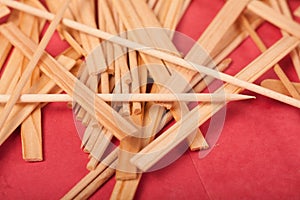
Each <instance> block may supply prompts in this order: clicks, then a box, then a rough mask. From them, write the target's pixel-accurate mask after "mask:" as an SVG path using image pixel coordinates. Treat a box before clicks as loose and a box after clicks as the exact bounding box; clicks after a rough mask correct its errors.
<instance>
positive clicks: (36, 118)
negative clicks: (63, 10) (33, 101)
mask: <svg viewBox="0 0 300 200" xmlns="http://www.w3.org/2000/svg"><path fill="white" fill-rule="evenodd" d="M20 15H21V17H20V29H21V30H22V31H23V32H24V33H25V34H26V35H27V36H29V37H31V39H32V40H33V41H35V42H36V43H38V42H39V24H38V19H36V18H35V17H34V16H32V15H28V14H26V13H20ZM20 59H22V60H23V62H22V70H25V69H26V66H27V65H28V60H27V59H26V58H25V57H24V56H22V58H20ZM39 76H40V71H39V69H38V68H35V69H34V70H33V72H32V76H31V78H30V80H29V81H28V82H27V85H26V86H25V87H24V89H29V88H30V87H31V86H32V85H33V84H35V82H36V81H37V80H38V79H39ZM41 123H42V122H41V107H40V106H38V107H37V108H36V109H35V110H34V112H33V113H32V114H31V115H30V116H28V118H27V119H26V120H25V121H24V122H23V123H22V125H21V141H22V155H23V159H24V160H25V161H29V162H36V161H42V160H43V146H42V124H41Z"/></svg>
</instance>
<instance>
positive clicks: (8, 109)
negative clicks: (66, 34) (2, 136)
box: [0, 0, 71, 129]
mask: <svg viewBox="0 0 300 200" xmlns="http://www.w3.org/2000/svg"><path fill="white" fill-rule="evenodd" d="M70 1H71V0H67V1H66V2H65V3H64V4H63V6H62V8H61V10H60V11H59V12H58V14H57V15H56V17H55V18H54V19H53V21H52V22H51V24H50V26H49V28H48V29H47V31H46V33H45V35H44V37H43V38H42V40H41V43H40V44H39V46H38V48H37V50H36V52H35V53H34V55H33V58H32V60H30V62H29V64H28V66H27V67H26V70H25V71H24V73H23V75H22V77H21V78H20V80H19V82H18V84H17V86H16V88H15V90H14V92H13V95H12V96H11V98H10V100H9V101H8V102H7V104H6V105H5V107H4V110H3V112H2V113H1V116H0V127H1V128H0V129H2V127H3V124H4V123H5V121H6V119H7V117H8V115H9V113H10V112H11V110H12V109H13V106H14V105H15V103H16V102H17V101H18V98H19V97H20V96H21V93H22V90H23V88H24V86H25V84H26V82H27V81H28V79H29V77H30V75H31V73H32V71H33V70H34V68H35V66H36V65H37V63H38V62H39V59H40V58H41V57H42V55H43V51H44V50H45V48H46V46H47V44H48V42H49V41H50V39H51V36H52V35H53V33H54V31H55V29H56V27H57V25H58V24H59V22H60V20H61V19H62V17H63V14H64V11H65V10H66V9H67V8H68V6H69V3H70Z"/></svg>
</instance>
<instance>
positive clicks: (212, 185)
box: [0, 0, 300, 199]
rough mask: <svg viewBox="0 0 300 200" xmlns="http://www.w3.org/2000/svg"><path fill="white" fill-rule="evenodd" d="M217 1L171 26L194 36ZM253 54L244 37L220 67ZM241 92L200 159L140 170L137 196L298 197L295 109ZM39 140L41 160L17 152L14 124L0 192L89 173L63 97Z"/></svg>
mask: <svg viewBox="0 0 300 200" xmlns="http://www.w3.org/2000/svg"><path fill="white" fill-rule="evenodd" d="M289 3H290V6H291V8H292V10H294V9H295V8H296V7H297V6H299V5H300V2H299V1H296V0H290V1H289ZM222 5H223V1H222V0H214V1H211V0H194V1H193V2H192V4H191V6H190V8H189V9H188V11H187V13H186V15H185V16H184V18H183V20H182V22H181V23H180V25H179V27H178V30H179V31H180V32H182V33H184V34H187V35H188V36H190V37H191V38H193V39H195V40H197V39H198V38H199V36H200V35H201V33H202V32H203V30H204V29H205V28H206V27H207V26H208V24H209V23H210V21H211V20H212V19H213V17H214V16H215V15H216V13H217V12H218V10H219V9H220V8H221V7H222ZM297 20H299V19H297ZM258 33H259V34H260V35H261V36H262V38H263V39H264V41H265V43H266V44H267V45H268V46H270V45H272V44H273V43H274V42H275V41H276V40H278V39H279V38H280V37H281V35H280V32H279V30H278V29H277V28H275V27H274V26H272V25H270V24H268V23H265V24H264V25H263V26H261V28H259V30H258ZM55 42H57V41H56V40H53V41H52V42H51V44H50V45H49V47H48V51H49V52H51V53H52V54H57V53H58V52H59V51H60V50H62V47H58V46H59V45H57V44H54V43H55ZM258 55H259V51H258V49H257V48H256V47H255V45H254V43H253V42H252V41H251V40H250V39H247V40H246V41H245V42H244V43H243V44H242V45H241V46H240V47H239V48H238V49H237V50H236V51H235V52H234V53H233V54H232V55H230V58H232V59H233V61H234V62H233V64H232V65H231V67H230V69H228V70H227V71H226V72H227V73H229V74H232V75H234V74H236V73H237V72H238V71H239V70H240V69H242V68H243V67H245V66H246V65H247V64H248V63H249V62H250V61H252V60H253V59H254V58H255V57H256V56H258ZM280 64H281V66H282V67H283V68H284V70H285V71H286V72H287V74H288V76H289V77H290V78H291V79H292V80H293V81H299V80H298V78H296V75H295V71H294V69H293V66H292V65H291V61H290V59H289V57H287V58H285V59H284V60H283V61H282V62H281V63H280ZM265 78H277V77H276V76H275V75H274V73H273V72H272V71H269V72H268V73H266V74H265V75H264V76H263V77H262V78H261V79H259V80H258V81H257V82H256V83H257V84H259V83H260V82H261V81H262V80H263V79H265ZM244 94H251V95H255V96H256V97H257V99H256V100H253V101H242V102H235V103H230V104H229V105H228V107H227V116H226V121H225V126H224V127H223V130H222V134H221V136H220V139H219V141H218V142H217V144H216V146H215V148H214V149H213V151H212V152H211V153H210V154H209V155H208V156H207V157H206V158H205V159H201V160H200V159H199V158H198V156H199V154H198V153H197V152H195V153H191V152H189V151H188V152H186V153H185V154H184V155H183V156H182V157H181V158H180V159H179V160H177V161H176V162H174V163H173V164H172V165H171V166H169V167H167V168H164V169H162V170H159V171H156V172H153V173H147V174H144V176H143V179H142V181H141V183H140V186H139V188H138V192H137V194H136V198H137V199H153V198H164V199H175V198H176V199H229V198H231V199H299V198H300V189H299V188H300V151H299V148H300V140H299V137H300V135H299V130H300V123H299V122H300V112H299V110H298V109H296V108H293V107H291V106H288V105H284V104H282V103H279V102H276V101H274V100H271V99H268V98H266V97H262V96H260V95H256V94H253V93H251V92H248V91H246V92H244ZM206 127H207V125H204V126H203V127H201V129H202V130H205V129H206ZM43 143H44V159H45V161H44V162H40V163H26V162H24V161H23V160H22V155H21V140H20V135H19V132H18V131H16V132H15V133H14V134H13V135H12V136H11V137H10V138H9V139H8V140H7V142H5V144H4V145H2V146H1V147H0V161H1V165H0V198H1V199H58V198H60V197H62V196H63V195H64V194H65V193H66V192H67V191H68V190H69V189H70V188H71V187H72V186H73V185H74V184H75V183H77V182H78V181H79V180H80V179H81V178H82V177H83V176H84V175H85V174H87V173H88V171H87V170H86V169H85V166H86V163H87V162H88V159H87V155H86V154H84V153H83V152H82V150H81V149H80V138H79V137H78V135H77V133H76V129H75V126H74V122H73V116H72V112H71V110H69V109H68V108H67V106H66V104H65V103H52V104H49V105H48V106H46V107H45V108H44V109H43ZM114 182H115V180H114V179H111V180H110V181H109V182H108V183H106V184H105V186H104V187H102V188H101V189H100V190H99V191H98V192H97V193H96V194H95V195H94V196H93V199H108V198H109V197H110V194H111V192H112V189H113V186H114Z"/></svg>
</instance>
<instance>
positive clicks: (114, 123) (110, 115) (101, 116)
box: [0, 24, 137, 139]
mask: <svg viewBox="0 0 300 200" xmlns="http://www.w3.org/2000/svg"><path fill="white" fill-rule="evenodd" d="M0 31H1V32H2V34H3V35H5V37H7V38H8V39H9V40H10V41H11V42H12V43H13V44H14V45H15V46H16V47H17V48H21V51H22V52H23V53H24V54H25V55H26V56H27V57H31V53H30V52H32V50H33V49H34V48H35V47H34V46H35V45H34V44H33V43H32V41H30V40H28V38H27V37H26V36H24V34H22V32H20V31H19V30H18V28H17V27H15V26H14V25H13V24H6V25H5V26H4V27H2V28H1V30H0ZM25 44H26V45H25ZM24 46H25V47H26V48H25V47H24ZM28 48H29V49H28ZM41 61H42V62H43V63H45V64H46V65H45V66H44V65H43V66H42V67H41V70H42V71H43V72H44V73H45V74H47V75H48V76H49V77H51V79H53V80H55V81H56V83H57V84H58V85H59V86H60V87H62V88H63V89H64V91H65V92H66V93H68V94H69V95H72V96H73V97H74V99H76V101H77V102H78V103H79V104H80V105H81V106H82V107H83V108H84V109H85V110H87V111H88V112H89V113H90V114H92V115H94V114H95V115H96V118H97V120H99V122H100V123H101V124H103V125H104V126H105V127H106V128H107V129H109V130H111V131H112V132H113V133H114V135H115V136H116V138H118V139H122V138H124V137H126V135H127V134H128V133H130V134H131V133H132V134H135V133H136V132H137V129H136V128H135V127H134V126H133V125H132V124H130V123H129V122H127V121H126V120H125V119H123V118H122V117H121V116H120V115H119V114H118V113H117V112H116V111H115V110H113V109H112V108H111V107H110V106H109V105H107V104H106V103H105V102H103V101H102V100H101V99H100V98H99V97H98V96H97V95H95V93H93V92H92V91H91V90H89V89H88V88H87V87H86V86H85V85H83V84H82V83H81V82H80V81H78V79H77V78H76V77H74V76H73V75H72V74H71V73H69V72H67V71H66V70H65V69H63V67H62V66H61V65H59V64H58V63H57V62H56V61H55V60H54V59H53V58H51V56H50V55H49V54H47V53H44V56H43V59H42V60H41ZM51 65H52V66H51ZM49 66H51V67H50V68H49ZM57 74H59V76H58V75H57ZM121 124H123V125H121ZM121 127H122V128H121ZM120 129H122V130H120Z"/></svg>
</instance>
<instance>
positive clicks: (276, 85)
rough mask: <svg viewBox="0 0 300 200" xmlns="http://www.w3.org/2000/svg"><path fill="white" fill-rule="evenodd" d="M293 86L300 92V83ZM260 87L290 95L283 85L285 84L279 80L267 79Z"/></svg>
mask: <svg viewBox="0 0 300 200" xmlns="http://www.w3.org/2000/svg"><path fill="white" fill-rule="evenodd" d="M292 84H293V85H294V87H295V88H296V89H297V90H298V91H300V83H292ZM260 85H261V86H262V87H265V88H269V89H270V90H274V91H276V92H279V93H281V94H285V95H290V93H289V91H288V90H287V89H286V87H285V86H284V85H283V83H282V82H281V81H279V80H275V79H266V80H263V81H262V82H261V83H260Z"/></svg>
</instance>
